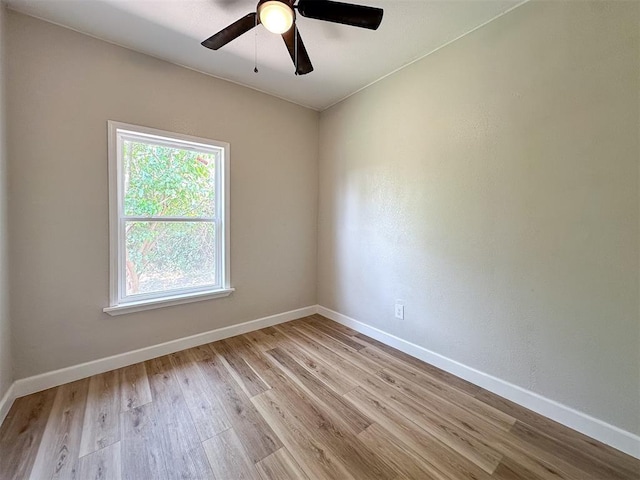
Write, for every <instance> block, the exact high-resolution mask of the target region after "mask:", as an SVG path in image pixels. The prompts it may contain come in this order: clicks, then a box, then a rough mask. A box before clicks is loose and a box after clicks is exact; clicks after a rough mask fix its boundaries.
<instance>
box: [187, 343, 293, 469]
mask: <svg viewBox="0 0 640 480" xmlns="http://www.w3.org/2000/svg"><path fill="white" fill-rule="evenodd" d="M193 350H194V351H196V352H198V355H199V356H198V360H197V363H198V367H200V368H201V369H202V371H203V373H204V374H205V376H206V377H207V379H208V381H209V383H210V385H211V386H212V388H213V389H214V392H215V395H216V396H217V398H218V399H219V400H220V403H221V405H222V408H223V409H224V411H225V413H226V415H227V418H228V419H229V421H230V422H231V426H232V427H233V429H234V430H235V432H236V435H238V437H239V438H240V440H241V442H242V444H243V445H245V446H246V449H247V453H248V454H249V456H250V457H251V460H252V461H253V462H254V463H256V462H259V461H260V460H262V459H263V458H265V457H267V456H269V455H271V454H272V453H274V452H275V451H277V450H278V449H280V448H281V447H282V446H283V445H282V442H281V441H280V439H279V438H278V436H277V435H276V434H275V432H274V431H273V430H272V429H271V427H270V426H269V424H268V423H267V422H266V420H265V419H264V418H263V417H262V416H260V414H259V413H258V411H257V410H256V408H255V406H254V405H253V404H252V403H251V401H250V399H249V397H248V396H247V395H246V394H245V392H244V391H243V390H242V389H241V388H240V386H239V385H238V384H237V383H236V381H235V379H233V377H232V376H231V374H230V373H229V372H228V370H227V368H226V367H225V366H224V364H223V363H222V361H221V359H220V358H219V357H218V356H217V354H215V352H214V351H213V350H212V349H211V348H209V346H203V347H198V348H195V349H193Z"/></svg>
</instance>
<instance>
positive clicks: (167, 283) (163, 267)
mask: <svg viewBox="0 0 640 480" xmlns="http://www.w3.org/2000/svg"><path fill="white" fill-rule="evenodd" d="M122 149H123V151H122V159H123V167H124V172H123V173H124V214H125V216H127V217H135V221H134V220H131V221H127V222H126V225H125V228H126V230H125V231H126V276H127V295H135V294H139V293H151V292H157V291H164V290H173V289H177V288H189V287H191V288H194V287H199V286H203V285H210V284H213V283H214V282H215V278H216V272H215V265H216V259H215V251H216V248H215V241H216V239H215V224H214V223H213V222H211V221H199V220H196V217H197V218H198V219H202V218H207V219H212V218H213V217H214V216H215V211H216V205H215V194H216V192H215V174H216V172H215V165H216V161H215V160H216V154H214V153H202V152H197V151H192V150H190V149H180V148H175V147H171V146H164V145H157V144H151V143H142V142H137V141H132V140H124V141H123V142H122ZM140 217H142V218H140ZM145 217H169V218H176V217H181V218H185V217H186V220H188V219H189V218H193V219H194V220H193V221H179V222H178V221H173V222H171V221H142V220H143V219H144V218H145ZM156 220H159V219H156Z"/></svg>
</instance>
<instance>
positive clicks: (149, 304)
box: [102, 288, 235, 316]
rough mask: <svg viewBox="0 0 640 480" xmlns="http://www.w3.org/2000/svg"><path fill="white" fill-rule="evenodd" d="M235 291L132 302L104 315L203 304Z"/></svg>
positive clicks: (116, 306)
mask: <svg viewBox="0 0 640 480" xmlns="http://www.w3.org/2000/svg"><path fill="white" fill-rule="evenodd" d="M234 291H235V288H225V289H222V290H215V291H211V292H201V293H193V294H190V295H180V296H176V297H165V298H154V299H153V300H144V301H141V302H131V303H125V304H122V305H113V306H111V307H106V308H103V309H102V311H103V312H104V313H108V314H109V315H112V316H113V315H125V314H127V313H134V312H141V311H143V310H152V309H155V308H163V307H172V306H174V305H182V304H183V303H192V302H201V301H203V300H211V299H214V298H222V297H228V296H229V295H231V294H232V293H233V292H234Z"/></svg>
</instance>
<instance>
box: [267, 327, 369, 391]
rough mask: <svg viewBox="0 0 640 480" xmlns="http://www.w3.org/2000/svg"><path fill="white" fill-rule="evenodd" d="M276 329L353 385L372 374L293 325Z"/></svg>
mask: <svg viewBox="0 0 640 480" xmlns="http://www.w3.org/2000/svg"><path fill="white" fill-rule="evenodd" d="M276 328H278V329H279V330H280V331H282V332H283V333H284V334H285V335H286V336H287V337H289V338H290V339H291V340H292V341H293V342H294V343H295V344H296V345H297V346H299V347H300V348H302V349H303V350H305V351H306V352H308V353H309V354H310V355H311V356H312V357H315V358H318V359H320V360H322V361H324V362H326V363H329V364H331V365H333V366H334V368H336V369H338V370H339V371H340V372H341V373H342V374H343V375H344V376H345V378H347V379H349V381H351V382H353V383H355V384H358V383H359V382H360V380H361V379H362V378H365V377H367V376H368V375H369V374H370V373H373V372H369V371H367V370H364V369H362V368H360V367H359V366H357V365H354V364H353V363H351V362H350V361H348V360H345V359H344V358H343V357H342V356H340V355H338V354H337V353H336V352H334V351H332V350H331V349H329V348H327V347H325V346H324V345H322V344H321V343H318V342H316V341H315V340H313V339H312V338H310V337H308V336H306V335H304V334H302V333H301V332H300V331H298V330H297V329H296V328H295V326H294V325H287V324H285V325H278V326H277V327H276Z"/></svg>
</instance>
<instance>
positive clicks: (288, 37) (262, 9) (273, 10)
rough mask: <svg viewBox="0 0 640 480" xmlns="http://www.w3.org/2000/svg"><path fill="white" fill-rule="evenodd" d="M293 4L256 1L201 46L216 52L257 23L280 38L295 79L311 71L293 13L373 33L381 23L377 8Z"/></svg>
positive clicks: (307, 1)
mask: <svg viewBox="0 0 640 480" xmlns="http://www.w3.org/2000/svg"><path fill="white" fill-rule="evenodd" d="M295 3H296V0H260V1H259V2H258V5H257V7H256V11H255V12H253V13H249V14H247V15H245V16H244V17H242V18H241V19H240V20H237V21H235V22H233V23H232V24H231V25H229V26H228V27H226V28H223V29H222V30H220V31H219V32H218V33H216V34H215V35H213V36H211V37H209V38H207V39H206V40H205V41H204V42H202V45H203V46H205V47H207V48H210V49H212V50H218V49H219V48H221V47H223V46H225V45H226V44H227V43H229V42H230V41H232V40H235V39H236V38H238V37H239V36H240V35H242V34H244V33H246V32H248V31H249V30H251V29H252V28H254V27H256V26H257V25H258V24H260V23H261V24H263V25H264V26H265V28H266V29H267V30H269V31H270V32H273V33H276V34H279V35H282V38H283V39H284V43H285V45H286V46H287V50H289V55H290V56H291V60H293V64H294V65H295V68H296V70H295V73H296V75H306V74H307V73H310V72H312V71H313V65H312V64H311V59H310V58H309V54H308V53H307V49H306V48H305V46H304V43H303V42H302V37H300V33H299V32H298V27H296V14H295V11H294V9H295V10H298V12H299V13H300V15H302V16H303V17H307V18H314V19H316V20H324V21H326V22H334V23H342V24H344V25H351V26H354V27H361V28H368V29H370V30H376V29H377V28H378V27H379V26H380V23H381V22H382V14H383V10H382V9H381V8H374V7H367V6H364V5H353V4H350V3H342V2H334V1H331V0H299V1H298V3H297V4H295Z"/></svg>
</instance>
